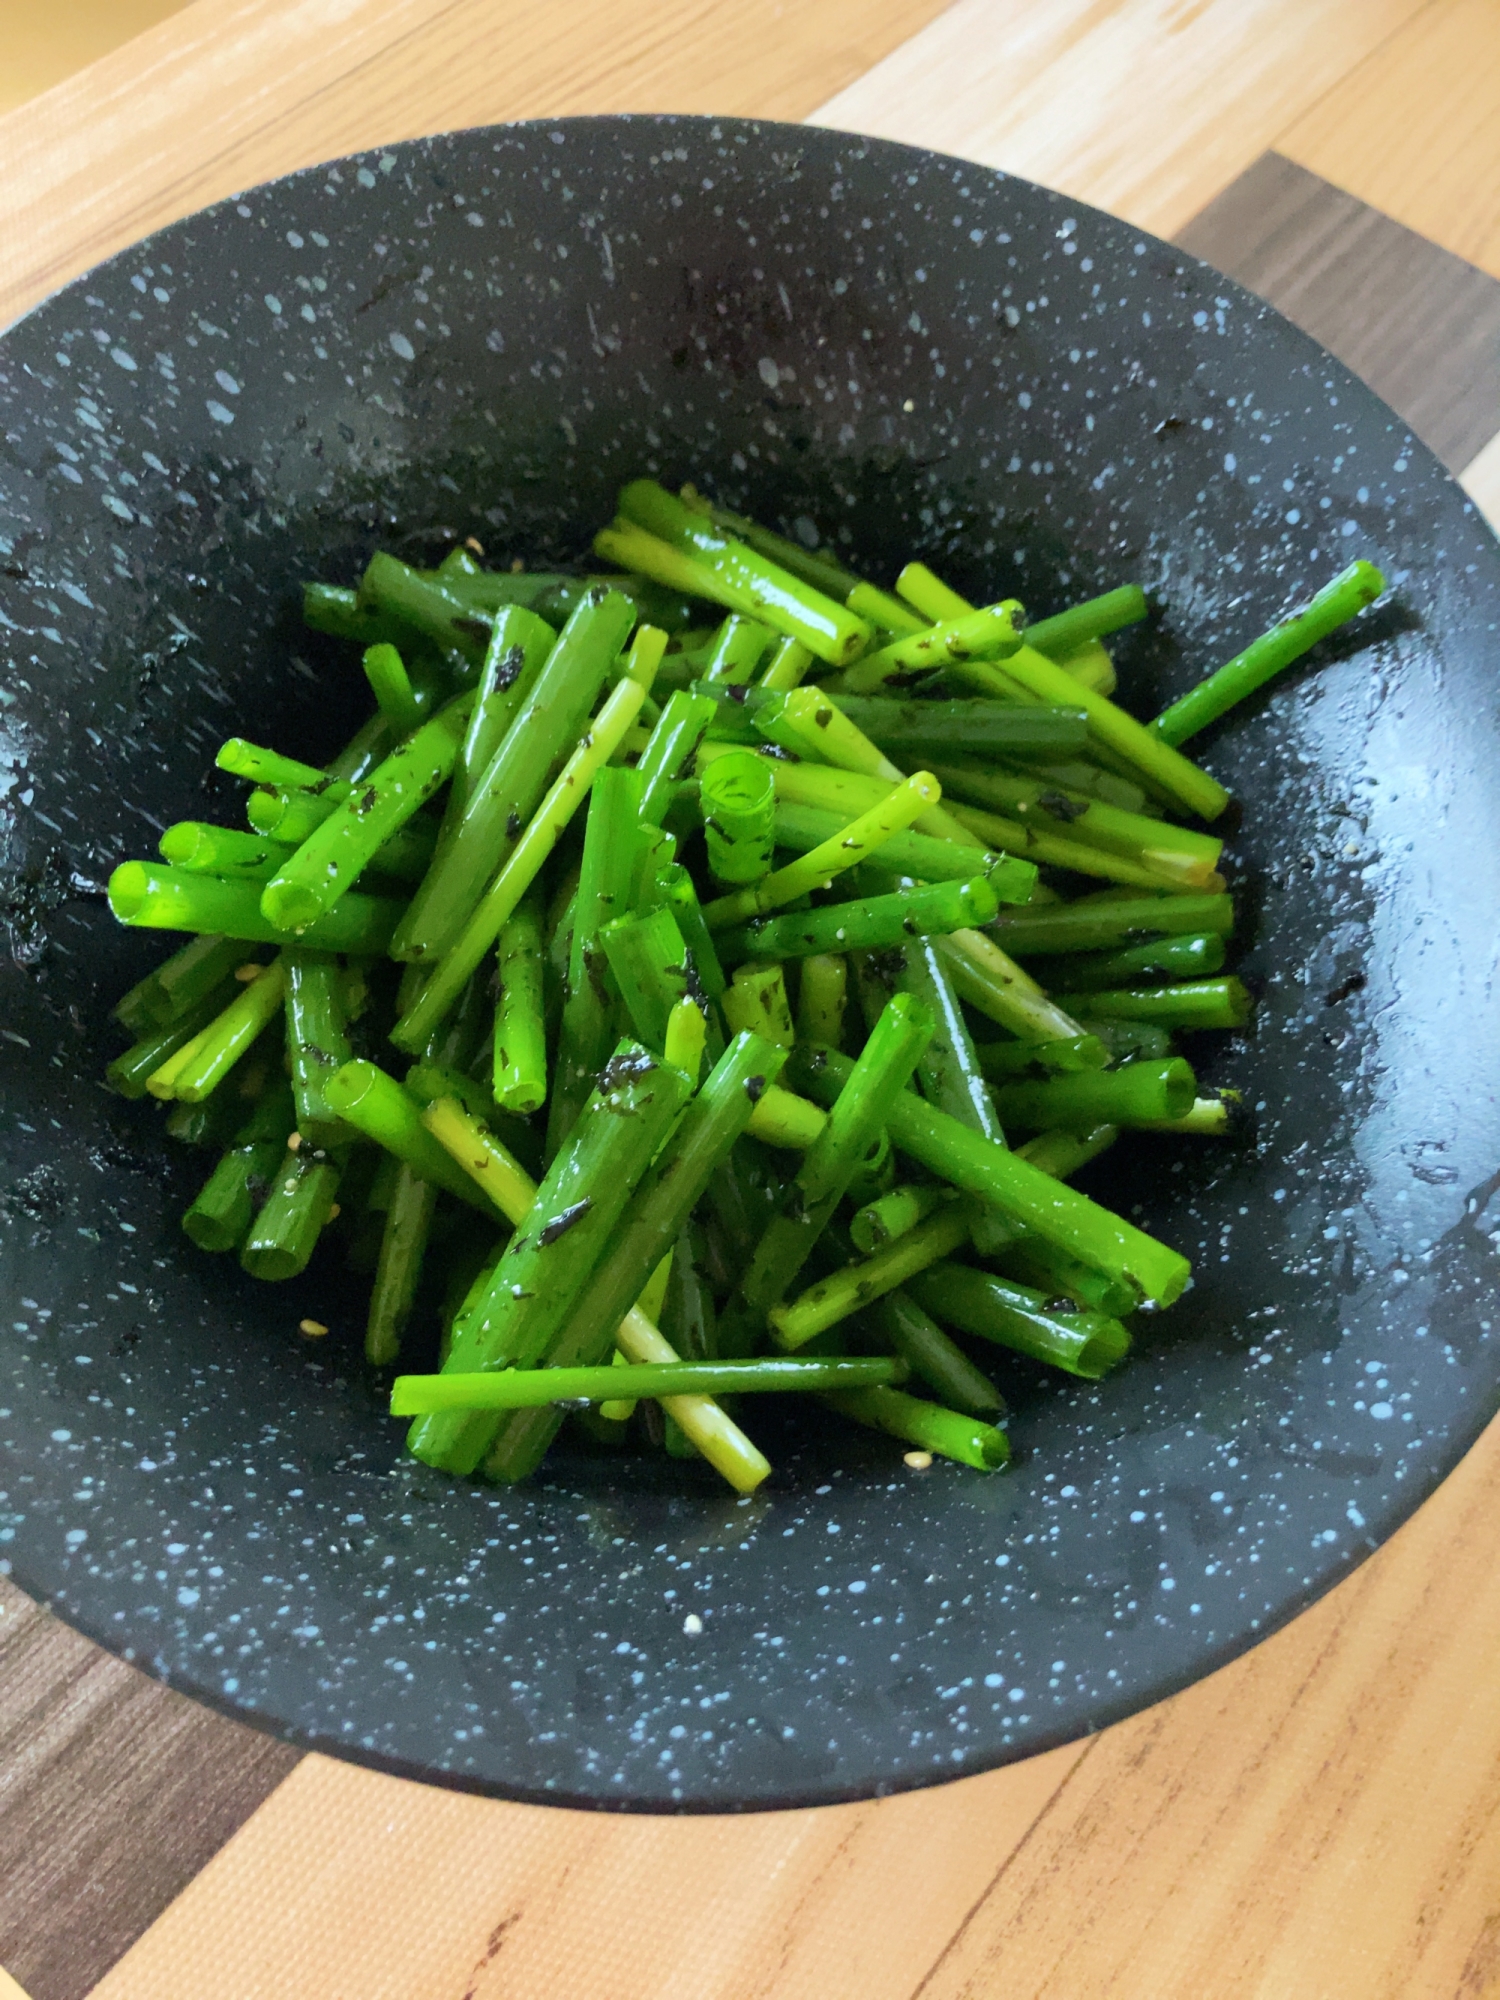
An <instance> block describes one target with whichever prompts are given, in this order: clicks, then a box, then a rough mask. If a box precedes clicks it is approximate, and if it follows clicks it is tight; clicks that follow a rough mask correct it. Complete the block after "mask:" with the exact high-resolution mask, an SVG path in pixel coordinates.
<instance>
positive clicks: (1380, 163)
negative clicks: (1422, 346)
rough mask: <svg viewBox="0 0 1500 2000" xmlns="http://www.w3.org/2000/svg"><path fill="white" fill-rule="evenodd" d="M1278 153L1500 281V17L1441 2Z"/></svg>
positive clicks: (1484, 3) (1282, 136)
mask: <svg viewBox="0 0 1500 2000" xmlns="http://www.w3.org/2000/svg"><path fill="white" fill-rule="evenodd" d="M1275 144H1276V149H1277V151H1278V152H1282V153H1285V154H1286V155H1287V156H1288V158H1289V159H1293V160H1296V161H1297V162H1298V164H1299V165H1301V166H1304V167H1306V168H1308V169H1309V171H1310V172H1312V173H1315V174H1321V175H1322V176H1323V178H1324V180H1329V181H1333V182H1334V183H1335V185H1336V186H1338V187H1341V188H1347V190H1348V191H1349V193H1350V194H1357V195H1358V196H1359V197H1360V199H1361V200H1363V201H1367V202H1370V203H1372V204H1373V206H1374V207H1376V208H1379V209H1383V210H1384V211H1385V213H1386V214H1387V215H1393V216H1395V218H1396V220H1397V221H1398V222H1404V223H1405V224H1406V226H1407V228H1408V229H1415V230H1418V231H1419V232H1420V233H1421V234H1422V235H1424V236H1430V237H1431V238H1432V240H1433V242H1434V243H1441V244H1442V246H1443V248H1444V249H1445V250H1451V251H1453V252H1454V253H1455V255H1457V256H1459V257H1466V258H1468V260H1469V262H1470V263H1472V264H1477V265H1479V267H1480V269H1481V270H1485V271H1488V272H1489V273H1490V275H1491V277H1495V278H1500V200H1497V199H1496V190H1497V188H1500V8H1497V7H1496V6H1495V5H1494V0H1430V4H1429V5H1427V6H1425V7H1423V8H1422V9H1421V11H1420V12H1419V13H1417V14H1414V15H1413V16H1412V18H1411V19H1410V20H1409V21H1408V22H1406V23H1405V25H1404V26H1403V27H1402V28H1401V29H1400V30H1399V31H1398V32H1397V33H1396V34H1394V35H1392V36H1391V38H1390V39H1389V41H1387V42H1386V43H1385V44H1384V45H1383V46H1382V47H1381V48H1379V49H1376V50H1374V51H1373V52H1372V53H1371V54H1370V55H1369V56H1367V57H1366V59H1365V60H1364V61H1363V62H1362V63H1360V64H1359V65H1358V66H1357V67H1355V68H1354V69H1352V70H1351V72H1350V74H1349V75H1348V76H1347V77H1346V78H1344V79H1343V81H1342V82H1340V83H1339V84H1338V86H1337V87H1336V88H1334V89H1331V90H1329V91H1327V92H1325V93H1324V95H1323V96H1321V97H1320V98H1319V99H1318V101H1317V103H1316V104H1311V105H1309V106H1308V108H1307V109H1306V110H1305V111H1304V112H1303V113H1302V114H1301V116H1300V117H1297V118H1295V119H1293V120H1291V121H1289V122H1288V124H1287V126H1286V127H1285V129H1284V130H1283V131H1281V132H1279V133H1278V134H1277V135H1276V140H1275Z"/></svg>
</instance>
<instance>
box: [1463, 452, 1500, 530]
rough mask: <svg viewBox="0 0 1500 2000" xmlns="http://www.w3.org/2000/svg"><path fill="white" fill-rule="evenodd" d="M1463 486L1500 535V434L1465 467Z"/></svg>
mask: <svg viewBox="0 0 1500 2000" xmlns="http://www.w3.org/2000/svg"><path fill="white" fill-rule="evenodd" d="M1461 484H1462V485H1463V488H1464V490H1465V492H1467V494H1468V496H1469V498H1470V499H1471V500H1472V501H1473V502H1474V505H1475V506H1476V507H1477V508H1478V509H1479V511H1480V513H1481V514H1483V515H1484V516H1485V518H1486V520H1488V522H1489V524H1490V526H1491V527H1492V528H1493V529H1494V531H1495V533H1496V534H1497V535H1500V432H1497V433H1496V434H1495V436H1494V437H1492V438H1491V439H1490V441H1489V443H1488V444H1487V445H1486V446H1485V448H1484V450H1483V451H1482V452H1480V454H1479V456H1478V457H1477V458H1474V459H1471V460H1470V461H1469V463H1468V464H1467V465H1466V466H1465V467H1464V469H1463V474H1462V479H1461Z"/></svg>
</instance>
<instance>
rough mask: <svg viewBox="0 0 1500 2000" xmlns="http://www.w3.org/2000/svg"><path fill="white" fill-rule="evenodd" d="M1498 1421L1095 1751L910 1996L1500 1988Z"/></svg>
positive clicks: (1197, 1999) (1410, 1992)
mask: <svg viewBox="0 0 1500 2000" xmlns="http://www.w3.org/2000/svg"><path fill="white" fill-rule="evenodd" d="M1497 1504H1500V1422H1497V1423H1496V1424H1494V1425H1492V1426H1491V1428H1490V1430H1489V1431H1488V1432H1487V1433H1486V1434H1485V1436H1484V1438H1483V1439H1482V1441H1481V1442H1480V1444H1479V1445H1478V1446H1476V1448H1475V1449H1474V1451H1473V1452H1471V1453H1470V1455H1469V1457H1468V1458H1467V1459H1466V1460H1465V1461H1464V1463H1463V1464H1462V1465H1461V1466H1460V1467H1459V1469H1458V1470H1457V1472H1455V1473H1454V1474H1453V1476H1452V1478H1451V1479H1450V1480H1449V1481H1448V1483H1447V1484H1446V1485H1445V1486H1444V1487H1443V1489H1442V1491H1441V1492H1440V1493H1439V1494H1438V1495H1437V1496H1436V1497H1435V1498H1434V1500H1433V1502H1432V1503H1431V1504H1430V1505H1429V1506H1427V1507H1425V1508H1423V1509H1422V1510H1421V1511H1420V1512H1419V1513H1418V1514H1417V1515H1416V1517H1415V1518H1414V1519H1413V1520H1412V1521H1410V1522H1409V1523H1408V1524H1407V1525H1406V1526H1405V1527H1404V1528H1403V1529H1402V1530H1401V1531H1400V1533H1399V1534H1398V1535H1397V1536H1396V1537H1395V1538H1394V1539H1393V1540H1392V1541H1391V1542H1389V1543H1387V1544H1386V1546H1385V1547H1384V1548H1383V1549H1382V1550H1381V1551H1380V1553H1379V1554H1378V1555H1376V1556H1375V1557H1374V1558H1372V1560H1371V1561H1370V1562H1369V1563H1368V1564H1367V1565H1366V1566H1365V1567H1364V1568H1363V1569H1362V1570H1360V1571H1358V1572H1357V1573H1356V1574H1355V1575H1354V1576H1353V1577H1351V1578H1350V1579H1349V1581H1348V1582H1347V1583H1344V1584H1342V1585H1340V1587H1339V1588H1338V1589H1337V1590H1336V1591H1335V1592H1333V1594H1332V1595H1331V1596H1329V1597H1327V1598H1325V1599H1324V1600H1323V1601H1322V1603H1320V1604H1318V1605H1317V1606H1315V1607H1314V1609H1313V1610H1311V1611H1310V1612H1307V1613H1306V1614H1305V1615H1304V1616H1303V1617H1301V1618H1299V1619H1298V1620H1297V1621H1296V1623H1295V1624H1294V1625H1292V1626H1291V1627H1290V1628H1289V1629H1288V1630H1286V1631H1285V1632H1282V1633H1281V1634H1279V1635H1278V1636H1277V1637H1275V1638H1273V1639H1271V1640H1269V1641H1267V1643H1266V1644H1264V1645H1262V1646H1260V1647H1258V1648H1257V1649H1256V1650H1255V1651H1254V1652H1253V1653H1250V1654H1248V1655H1247V1656H1246V1657H1245V1658H1244V1659H1242V1660H1239V1661H1236V1662H1235V1663H1234V1664H1233V1665H1232V1666H1230V1667H1227V1668H1226V1669H1224V1671H1223V1672H1221V1673H1218V1674H1216V1675H1214V1676H1213V1677H1212V1678H1211V1679H1210V1680H1207V1681H1203V1682H1200V1683H1199V1684H1198V1685H1197V1686H1196V1687H1194V1688H1190V1689H1189V1690H1188V1691H1187V1692H1186V1693H1185V1694H1182V1695H1179V1696H1178V1697H1177V1698H1176V1699H1175V1700H1173V1701H1171V1702H1169V1703H1167V1704H1165V1705H1164V1706H1163V1707H1160V1708H1157V1709H1153V1710H1151V1711H1149V1712H1148V1713H1146V1714H1145V1715H1142V1716H1139V1717H1137V1718H1135V1719H1134V1720H1132V1721H1130V1722H1127V1723H1123V1724H1121V1725H1120V1726H1119V1727H1118V1728H1116V1729H1114V1730H1112V1731H1110V1732H1109V1734H1108V1735H1106V1736H1104V1737H1102V1738H1101V1739H1100V1741H1099V1745H1098V1748H1097V1749H1096V1751H1095V1752H1094V1754H1093V1755H1092V1756H1091V1757H1089V1758H1088V1759H1087V1760H1086V1761H1085V1763H1084V1764H1083V1766H1082V1768H1081V1769H1080V1770H1079V1772H1078V1774H1077V1776H1076V1777H1075V1778H1074V1780H1073V1781H1072V1782H1071V1783H1070V1784H1069V1785H1067V1786H1066V1787H1065V1788H1064V1789H1063V1790H1062V1791H1061V1792H1060V1793H1059V1795H1058V1797H1057V1799H1056V1801H1055V1802H1054V1804H1053V1806H1052V1807H1051V1809H1050V1810H1049V1811H1048V1813H1047V1814H1046V1815H1045V1817H1044V1818H1043V1819H1042V1821H1041V1822H1040V1824H1039V1825H1038V1826H1037V1828H1036V1829H1035V1831H1034V1833H1033V1834H1032V1837H1031V1838H1030V1839H1029V1840H1028V1841H1027V1842H1026V1844H1025V1846H1024V1847H1023V1848H1022V1849H1021V1850H1020V1851H1019V1852H1018V1854H1017V1855H1016V1858H1015V1860H1014V1862H1013V1863H1012V1865H1011V1867H1010V1868H1009V1869H1008V1870H1007V1871H1006V1873H1005V1874H1004V1875H1003V1876H1002V1877H1001V1878H1000V1880H999V1881H998V1882H997V1884H996V1885H995V1887H994V1889H993V1890H992V1891H991V1892H990V1894H989V1895H988V1896H987V1897H986V1899H985V1901H984V1902H983V1904H982V1905H981V1906H980V1907H979V1909H978V1910H976V1912H975V1914H974V1916H973V1918H972V1919H971V1921H970V1922H969V1924H968V1925H967V1927H966V1928H965V1930H964V1931H963V1932H962V1933H961V1935H960V1936H959V1938H958V1939H957V1940H956V1941H955V1943H954V1946H953V1948H952V1949H951V1951H950V1952H949V1953H948V1955H947V1956H946V1958H945V1959H944V1960H943V1961H942V1962H941V1963H940V1964H939V1965H938V1966H937V1967H936V1968H935V1970H934V1971H933V1973H932V1975H931V1976H930V1977H929V1979H928V1980H927V1981H926V1982H925V1983H924V1984H923V1985H922V1986H921V1987H920V1988H919V1991H920V1993H921V1995H922V2000H981V1996H985V2000H988V1996H990V1995H993V1994H996V1993H999V1992H1001V1991H1002V1990H1003V1991H1004V1993H1005V1994H1006V1996H1007V2000H1043V1996H1046V2000H1057V1997H1058V1996H1061V1995H1066V1996H1067V2000H1105V1996H1109V2000H1312V1996H1316V2000H1398V1996H1399V2000H1429V1996H1430V2000H1439V1996H1441V2000H1451V1996H1471V2000H1477V1996H1479V1995H1480V1994H1485V1993H1491V1992H1493V1991H1495V1990H1497V1988H1500V1755H1497V1742H1500V1685H1497V1683H1496V1679H1495V1674H1494V1661H1495V1658H1496V1655H1497V1651H1500V1568H1497V1566H1496V1563H1495V1559H1494V1532H1493V1530H1494V1520H1495V1510H1496V1506H1497Z"/></svg>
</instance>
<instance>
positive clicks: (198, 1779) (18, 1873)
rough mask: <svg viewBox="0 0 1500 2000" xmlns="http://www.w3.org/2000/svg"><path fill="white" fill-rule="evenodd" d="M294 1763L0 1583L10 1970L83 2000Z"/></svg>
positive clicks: (3, 1911)
mask: <svg viewBox="0 0 1500 2000" xmlns="http://www.w3.org/2000/svg"><path fill="white" fill-rule="evenodd" d="M296 1761H297V1753H296V1752H295V1751H293V1750H289V1749H287V1748H286V1747H285V1745H283V1744H279V1743H273V1742H272V1741H271V1740H270V1738H269V1737H265V1736H261V1735H259V1734H257V1733H256V1732H255V1731H254V1730H251V1729H246V1728H244V1727H243V1726H242V1725H241V1724H239V1723H235V1722H229V1721H226V1720H225V1719H224V1718H223V1717H222V1716H218V1715H214V1714H212V1713H210V1711H209V1710H207V1709H204V1708H200V1707H198V1705H197V1704H196V1703H195V1702H191V1701H187V1700H185V1699H184V1698H183V1696H181V1695H178V1694H173V1693H172V1692H171V1691H170V1690H169V1689H167V1688H164V1687H161V1686H159V1685H158V1684H157V1683H156V1682H154V1681H149V1680H147V1679H146V1677H145V1676H144V1675H143V1674H139V1673H137V1672H136V1670H135V1669H134V1668H133V1667H128V1666H126V1665H125V1664H124V1662H123V1661H121V1660H117V1659H115V1658H113V1657H112V1656H111V1655H110V1654H108V1653H103V1652H101V1651H100V1650H99V1648H98V1647H97V1646H95V1645H94V1644H93V1643H92V1642H91V1641H90V1640H88V1639H85V1638H83V1637H81V1636H80V1634H78V1633H77V1632H73V1631H70V1630H69V1628H68V1627H67V1626H65V1625H61V1624H59V1623H58V1622H57V1620H56V1619H54V1618H51V1617H49V1616H48V1615H47V1613H46V1612H45V1611H43V1610H41V1609H40V1607H39V1606H37V1605H35V1604H33V1603H32V1601H31V1599H30V1598H28V1597H24V1596H23V1595H22V1594H21V1592H20V1591H19V1590H17V1589H15V1588H14V1587H13V1586H12V1585H11V1584H9V1583H5V1582H3V1581H0V1962H3V1963H4V1964H5V1965H6V1966H7V1967H8V1968H9V1969H10V1971H11V1972H12V1973H14V1975H15V1977H16V1978H17V1979H19V1980H20V1981H21V1982H22V1983H23V1985H25V1986H26V1987H28V1988H29V1989H30V1991H31V1994H32V2000H81V1996H82V1995H84V1994H86V1993H87V1992H88V1991H89V1989H90V1988H91V1987H92V1986H93V1984H94V1982H95V1981H96V1980H97V1979H98V1978H99V1976H100V1974H101V1973H102V1972H103V1971H104V1970H105V1969H106V1967H108V1966H110V1965H112V1964H114V1962H115V1960H116V1959H117V1958H119V1956H120V1954H121V1953H122V1952H123V1951H124V1950H125V1949H126V1947H127V1946H128V1945H129V1944H130V1943H131V1941H132V1940H133V1939H134V1938H135V1937H137V1936H138V1935H139V1933H140V1932H141V1931H142V1930H143V1929H144V1928H145V1926H146V1925H147V1924H148V1923H149V1922H150V1921H151V1919H152V1918H153V1917H154V1916H155V1915H156V1913H157V1911H158V1910H160V1909H162V1908H163V1906H164V1905H165V1904H166V1903H168V1902H169V1901H170V1900H171V1898H172V1897H173V1896H175V1895H176V1894H177V1892H178V1891H179V1890H180V1889H182V1888H183V1887H185V1886H186V1884H187V1883H189V1882H190V1881H191V1880H192V1878H193V1876H194V1875H196V1874H197V1872H198V1870H199V1869H200V1868H201V1867H202V1866H203V1864H204V1862H205V1861H207V1860H208V1858H209V1857H210V1855H212V1854H215V1853H217V1851H218V1849H219V1848H220V1847H221V1846H222V1845H223V1843H224V1841H225V1840H226V1839H227V1838H228V1837H229V1835H230V1834H231V1833H232V1832H233V1831H234V1829H235V1828H236V1827H237V1826H239V1825H240V1824H241V1823H242V1822H243V1821H244V1820H245V1818H246V1817H247V1816H248V1815H249V1814H250V1813H251V1812H253V1811H254V1809H255V1808H256V1806H258V1805H259V1804H260V1802H261V1800H262V1799H264V1798H265V1796H266V1794H267V1793H268V1792H270V1791H271V1790H272V1789H273V1788H274V1787H275V1786H276V1785H277V1784H279V1783H280V1781H281V1780H282V1778H283V1777H284V1776H285V1775H286V1773H287V1772H288V1771H289V1770H290V1769H291V1767H292V1766H293V1764H295V1762H296Z"/></svg>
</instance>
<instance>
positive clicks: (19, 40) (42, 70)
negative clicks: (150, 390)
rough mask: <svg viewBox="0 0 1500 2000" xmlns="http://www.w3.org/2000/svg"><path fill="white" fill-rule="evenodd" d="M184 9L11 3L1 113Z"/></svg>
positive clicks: (142, 0) (151, 4) (0, 67)
mask: <svg viewBox="0 0 1500 2000" xmlns="http://www.w3.org/2000/svg"><path fill="white" fill-rule="evenodd" d="M181 5H182V0H69V4H68V5H67V6H66V7H56V6H49V5H47V4H46V0H7V5H6V7H5V10H4V13H3V15H0V19H3V20H4V23H5V61H4V63H3V64H0V111H9V110H11V109H12V108H13V107H14V106H15V105H17V104H24V103H25V102H26V100H27V98H29V97H36V96H38V95H39V94H40V93H41V92H42V91H44V90H50V89H51V88H52V86H53V84H55V83H60V82H61V81H62V79H63V78H64V77H65V76H71V75H72V74H73V72H74V71H75V70H80V69H82V68H84V66H85V65H86V64H88V63H91V62H97V61H98V60H99V58H100V56H102V55H106V54H107V53H108V52H109V50H111V49H117V48H119V47H120V46H121V44H122V43H124V42H128V41H129V40H130V38H131V36H132V35H139V34H141V33H142V32H143V31H144V30H145V29H146V28H149V27H152V26H154V25H155V23H156V22H158V21H160V20H163V19H164V18H165V17H166V16H167V15H168V14H175V13H176V11H177V9H178V8H179V7H180V6H181ZM3 1990H4V1989H3V1988H0V1993H3Z"/></svg>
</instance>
